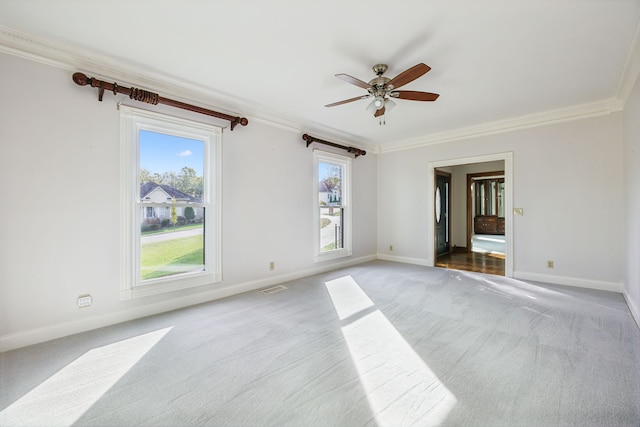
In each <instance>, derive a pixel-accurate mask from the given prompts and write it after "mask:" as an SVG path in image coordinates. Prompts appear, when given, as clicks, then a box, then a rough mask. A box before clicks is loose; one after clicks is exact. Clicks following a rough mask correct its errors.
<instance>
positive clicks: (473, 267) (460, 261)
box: [436, 251, 505, 276]
mask: <svg viewBox="0 0 640 427" xmlns="http://www.w3.org/2000/svg"><path fill="white" fill-rule="evenodd" d="M504 260H505V256H504V255H498V254H483V253H478V252H466V251H464V252H456V251H454V252H452V253H449V254H446V255H441V256H439V257H438V258H437V259H436V267H444V268H451V269H453V270H464V271H474V272H476V273H486V274H495V275H498V276H504Z"/></svg>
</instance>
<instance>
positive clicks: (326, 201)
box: [318, 181, 340, 206]
mask: <svg viewBox="0 0 640 427" xmlns="http://www.w3.org/2000/svg"><path fill="white" fill-rule="evenodd" d="M318 197H319V200H320V205H321V206H328V205H330V204H334V205H335V204H336V203H339V202H340V189H339V188H338V187H337V186H335V185H334V184H333V183H332V182H331V181H320V182H319V183H318Z"/></svg>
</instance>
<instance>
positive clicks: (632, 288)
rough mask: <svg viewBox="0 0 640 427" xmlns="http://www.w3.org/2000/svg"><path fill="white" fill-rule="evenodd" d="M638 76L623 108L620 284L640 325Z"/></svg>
mask: <svg viewBox="0 0 640 427" xmlns="http://www.w3.org/2000/svg"><path fill="white" fill-rule="evenodd" d="M639 118H640V79H638V80H636V83H635V86H634V88H633V91H632V92H631V95H630V97H629V99H628V100H627V103H626V105H625V109H624V202H625V204H624V211H625V233H624V236H625V239H624V254H625V257H624V261H625V262H624V285H625V290H624V294H625V298H626V300H627V303H628V305H629V308H630V309H631V312H632V313H633V315H634V317H635V319H636V323H637V324H638V325H640V120H639Z"/></svg>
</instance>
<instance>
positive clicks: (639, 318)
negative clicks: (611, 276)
mask: <svg viewBox="0 0 640 427" xmlns="http://www.w3.org/2000/svg"><path fill="white" fill-rule="evenodd" d="M622 295H624V300H625V301H626V302H627V306H628V307H629V311H630V312H631V316H633V318H634V319H635V321H636V325H637V326H638V328H640V306H638V303H637V301H634V300H633V299H631V297H629V295H628V294H627V293H626V292H623V293H622Z"/></svg>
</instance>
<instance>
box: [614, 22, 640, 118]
mask: <svg viewBox="0 0 640 427" xmlns="http://www.w3.org/2000/svg"><path fill="white" fill-rule="evenodd" d="M638 75H640V24H638V26H637V27H636V32H635V34H634V36H633V40H632V41H631V45H630V46H629V52H628V53H627V59H626V60H625V63H624V68H623V69H622V74H621V76H620V82H619V83H618V90H617V91H616V99H617V100H618V107H619V111H621V110H622V109H623V108H624V105H625V104H626V102H627V99H628V98H629V96H630V95H631V91H632V90H633V86H634V85H635V84H636V81H637V80H638Z"/></svg>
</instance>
